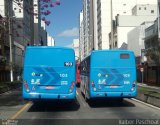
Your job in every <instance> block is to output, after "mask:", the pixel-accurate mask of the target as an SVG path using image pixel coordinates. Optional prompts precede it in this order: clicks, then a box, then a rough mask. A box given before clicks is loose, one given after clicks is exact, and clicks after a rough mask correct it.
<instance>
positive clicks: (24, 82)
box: [23, 80, 29, 92]
mask: <svg viewBox="0 0 160 125" xmlns="http://www.w3.org/2000/svg"><path fill="white" fill-rule="evenodd" d="M23 84H24V87H25V89H26V91H27V92H29V87H28V83H27V81H26V80H24V81H23Z"/></svg>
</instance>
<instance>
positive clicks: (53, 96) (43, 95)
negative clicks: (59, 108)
mask: <svg viewBox="0 0 160 125" xmlns="http://www.w3.org/2000/svg"><path fill="white" fill-rule="evenodd" d="M23 98H24V99H26V100H41V99H42V100H43V99H60V100H61V99H62V100H65V99H66V100H67V99H68V100H70V99H71V100H73V99H76V95H75V92H73V93H70V94H51V93H25V94H24V93H23Z"/></svg>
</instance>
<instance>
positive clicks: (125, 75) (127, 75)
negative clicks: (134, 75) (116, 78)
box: [123, 74, 131, 78]
mask: <svg viewBox="0 0 160 125" xmlns="http://www.w3.org/2000/svg"><path fill="white" fill-rule="evenodd" d="M130 76H131V75H130V74H123V77H124V78H129V77H130Z"/></svg>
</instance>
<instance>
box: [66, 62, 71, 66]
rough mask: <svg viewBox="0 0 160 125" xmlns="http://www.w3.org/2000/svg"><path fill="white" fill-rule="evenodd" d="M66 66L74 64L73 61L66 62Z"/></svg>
mask: <svg viewBox="0 0 160 125" xmlns="http://www.w3.org/2000/svg"><path fill="white" fill-rule="evenodd" d="M64 66H73V63H72V62H64Z"/></svg>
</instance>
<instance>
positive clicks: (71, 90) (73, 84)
mask: <svg viewBox="0 0 160 125" xmlns="http://www.w3.org/2000/svg"><path fill="white" fill-rule="evenodd" d="M74 86H75V82H74V81H73V82H72V84H71V86H70V89H69V92H70V93H71V92H73V89H74Z"/></svg>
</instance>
